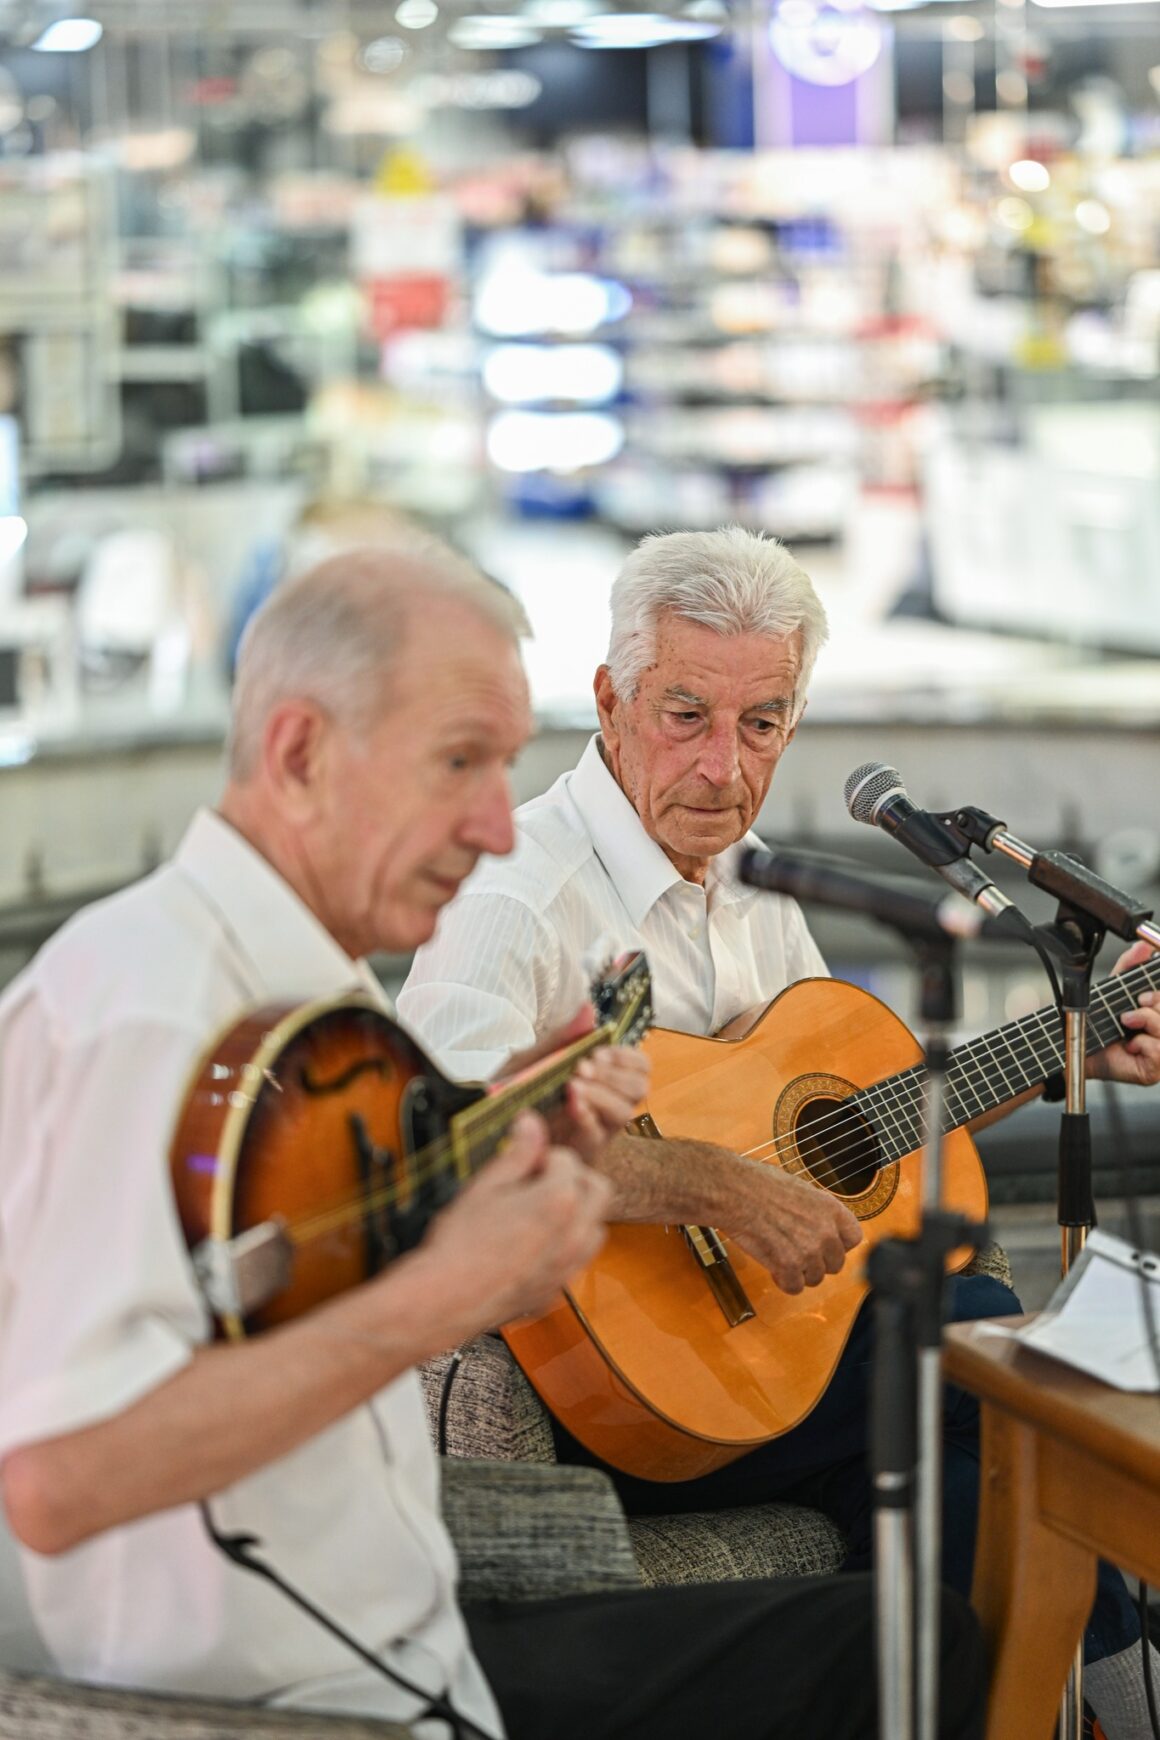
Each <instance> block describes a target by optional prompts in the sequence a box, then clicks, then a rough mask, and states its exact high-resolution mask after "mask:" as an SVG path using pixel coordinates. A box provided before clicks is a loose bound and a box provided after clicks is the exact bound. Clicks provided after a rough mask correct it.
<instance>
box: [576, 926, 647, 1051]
mask: <svg viewBox="0 0 1160 1740" xmlns="http://www.w3.org/2000/svg"><path fill="white" fill-rule="evenodd" d="M589 994H590V996H591V998H592V1006H593V1008H594V1009H595V1011H596V1025H597V1028H598V1029H599V1030H600V1031H601V1032H604V1033H606V1034H607V1036H608V1040H609V1043H610V1044H611V1045H636V1044H637V1043H638V1041H639V1040H641V1039H643V1037H644V1035H645V1034H646V1033H647V1032H648V1029H649V1028H650V1027H651V1026H652V1018H653V1009H652V978H651V977H650V974H649V970H648V961H647V960H646V959H645V956H644V954H643V953H642V952H641V950H640V949H633V950H632V951H631V952H630V953H629V954H624V955H620V956H618V957H617V959H616V960H614V961H610V962H609V963H608V965H607V966H606V967H605V968H604V970H603V971H602V972H601V973H600V975H599V977H598V978H595V979H593V981H592V985H591V989H590V993H589Z"/></svg>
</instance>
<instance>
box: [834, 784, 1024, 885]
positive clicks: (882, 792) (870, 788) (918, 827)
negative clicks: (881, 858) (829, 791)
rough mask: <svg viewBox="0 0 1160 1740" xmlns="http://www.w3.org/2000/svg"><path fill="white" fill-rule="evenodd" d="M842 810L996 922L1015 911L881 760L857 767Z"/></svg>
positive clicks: (965, 843)
mask: <svg viewBox="0 0 1160 1740" xmlns="http://www.w3.org/2000/svg"><path fill="white" fill-rule="evenodd" d="M845 796H846V808H847V809H848V810H849V812H850V814H851V815H852V816H853V818H854V820H855V821H856V822H866V823H867V824H868V825H869V826H870V827H872V828H882V829H883V830H884V831H885V832H886V833H888V834H890V835H892V836H893V837H894V839H896V840H897V841H898V842H899V843H900V844H901V845H903V846H905V847H906V849H907V851H908V852H913V853H914V856H915V857H916V858H919V859H921V861H922V862H923V863H924V864H926V865H927V866H928V868H930V869H931V870H937V871H938V874H939V875H940V876H941V877H942V879H943V881H944V882H949V883H950V885H951V887H952V888H956V889H957V890H958V892H959V893H960V894H965V895H966V897H967V899H968V900H973V901H974V902H975V903H976V905H978V906H981V907H982V908H983V911H984V912H988V913H990V914H991V916H992V917H993V918H997V917H998V916H999V914H1000V913H1003V912H1013V911H1015V910H1017V909H1016V907H1015V903H1014V901H1013V900H1008V898H1007V896H1006V895H1005V894H1004V893H1003V892H1002V890H1001V889H999V888H996V886H995V884H994V883H993V882H992V881H991V879H990V877H989V876H988V875H987V874H986V873H985V871H982V870H980V869H979V867H978V865H977V864H974V863H972V861H971V858H970V856H969V853H970V842H969V840H968V839H967V838H966V837H965V836H964V835H962V834H960V833H957V832H956V831H955V830H954V829H953V828H950V827H948V826H947V824H946V823H945V822H943V821H940V820H939V818H938V816H935V815H932V814H931V813H930V811H929V810H920V809H919V808H918V806H917V804H914V803H912V802H911V799H910V797H909V795H908V793H907V790H906V787H905V786H904V785H903V783H902V775H901V774H900V773H899V772H898V769H897V768H894V767H887V766H886V765H885V763H883V762H881V761H867V762H864V763H863V765H862V766H861V767H856V768H855V769H854V771H853V773H852V774H851V775H850V777H849V779H848V780H847V781H846V792H845Z"/></svg>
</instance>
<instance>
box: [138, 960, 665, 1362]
mask: <svg viewBox="0 0 1160 1740" xmlns="http://www.w3.org/2000/svg"><path fill="white" fill-rule="evenodd" d="M591 994H592V1002H593V1006H594V1009H595V1014H596V1024H595V1026H594V1028H593V1030H592V1031H591V1032H590V1033H586V1034H584V1035H583V1036H582V1037H581V1038H579V1039H577V1040H574V1041H573V1042H572V1043H571V1044H570V1045H568V1046H567V1047H565V1048H564V1049H563V1050H562V1051H559V1052H557V1053H556V1054H555V1055H554V1056H552V1057H551V1058H549V1059H548V1060H547V1061H546V1062H543V1063H540V1064H537V1065H536V1066H535V1067H534V1068H533V1069H532V1070H530V1071H528V1072H525V1073H524V1074H522V1075H520V1076H518V1077H516V1078H515V1079H514V1080H513V1081H511V1082H509V1083H507V1084H505V1085H504V1086H503V1087H501V1088H499V1089H497V1090H496V1091H494V1092H489V1091H488V1090H487V1089H486V1088H483V1087H479V1086H475V1085H464V1084H463V1083H458V1082H452V1081H449V1080H448V1079H447V1077H446V1076H444V1075H443V1074H442V1073H441V1072H440V1071H439V1070H438V1069H437V1068H436V1067H435V1065H434V1064H433V1063H432V1062H431V1060H430V1059H429V1058H428V1057H427V1056H426V1055H425V1054H424V1052H423V1051H422V1050H421V1049H420V1047H419V1046H418V1045H416V1044H415V1042H414V1040H413V1039H411V1038H410V1036H409V1035H408V1034H406V1033H404V1032H403V1030H402V1028H400V1027H399V1026H398V1025H397V1024H396V1023H395V1022H394V1021H392V1020H391V1018H390V1016H389V1015H388V1014H387V1012H386V1010H385V1009H384V1008H383V1007H382V1006H381V1005H380V1004H379V1003H377V1002H376V1001H375V1000H374V998H373V997H371V996H370V995H369V994H366V995H363V994H355V995H352V996H348V997H341V998H336V999H332V1000H329V1001H325V1002H317V1003H308V1004H304V1005H298V1006H295V1005H285V1004H284V1005H273V1006H269V1007H265V1008H261V1009H256V1010H254V1011H253V1012H252V1013H250V1014H248V1015H246V1016H245V1017H243V1019H242V1020H240V1021H238V1022H236V1023H235V1024H234V1025H233V1026H232V1027H230V1028H229V1029H228V1031H227V1032H226V1033H224V1034H223V1035H222V1036H221V1037H220V1039H219V1040H218V1041H217V1042H216V1044H215V1045H214V1046H213V1047H212V1048H211V1050H210V1052H209V1053H208V1055H207V1056H206V1057H205V1059H204V1060H203V1062H202V1063H201V1065H200V1066H199V1068H198V1069H197V1071H196V1073H195V1076H194V1079H193V1082H192V1084H191V1086H190V1088H189V1090H188V1092H187V1094H186V1097H185V1101H184V1104H183V1106H182V1109H181V1113H180V1116H179V1118H178V1123H177V1130H176V1133H175V1135H174V1138H173V1142H172V1145H171V1148H170V1171H171V1176H172V1182H173V1189H174V1194H175V1197H176V1200H177V1208H178V1213H179V1216H180V1219H181V1226H182V1231H183V1233H184V1235H185V1239H186V1242H187V1244H188V1246H189V1248H190V1251H191V1253H192V1256H193V1263H194V1268H195V1270H196V1272H197V1276H198V1280H199V1283H200V1285H201V1288H202V1291H203V1294H204V1295H205V1298H206V1302H207V1304H208V1305H209V1308H210V1310H211V1312H212V1314H213V1317H214V1320H215V1327H216V1330H217V1333H218V1334H219V1335H222V1336H226V1337H229V1338H233V1339H237V1338H241V1337H243V1336H246V1335H252V1334H255V1333H257V1332H258V1331H260V1330H263V1329H268V1328H271V1327H272V1326H273V1325H274V1324H277V1323H283V1322H286V1321H287V1320H289V1319H290V1318H293V1317H297V1316H299V1315H301V1313H302V1312H304V1311H309V1310H311V1309H312V1308H313V1307H314V1306H316V1305H319V1304H321V1303H322V1302H323V1301H324V1300H326V1299H330V1298H333V1297H334V1296H335V1295H336V1294H338V1293H341V1292H344V1291H345V1290H346V1289H347V1288H348V1287H354V1286H357V1285H358V1283H359V1282H360V1281H364V1280H366V1279H368V1278H369V1277H370V1276H371V1275H374V1274H377V1273H378V1271H379V1270H380V1269H382V1268H384V1267H385V1266H386V1264H387V1263H389V1262H390V1261H391V1260H392V1258H394V1257H396V1256H398V1255H399V1254H400V1253H401V1252H403V1251H406V1250H409V1249H411V1248H412V1246H414V1245H416V1244H418V1242H419V1240H420V1239H421V1238H422V1236H423V1233H424V1232H425V1230H426V1228H427V1226H428V1224H429V1222H430V1221H431V1219H432V1218H433V1216H434V1215H436V1214H437V1213H438V1212H439V1210H440V1209H441V1208H442V1207H443V1206H444V1205H445V1204H446V1203H447V1202H449V1201H450V1200H451V1198H452V1196H454V1194H455V1192H456V1191H457V1190H458V1189H459V1187H460V1185H462V1184H463V1183H464V1182H465V1181H466V1180H467V1179H468V1178H470V1177H471V1176H472V1175H473V1174H474V1173H475V1172H476V1171H478V1169H479V1167H480V1166H482V1165H483V1164H484V1163H485V1162H486V1161H487V1160H489V1159H490V1158H491V1156H492V1155H493V1154H494V1153H495V1152H496V1150H497V1149H498V1148H499V1147H500V1145H501V1144H502V1143H503V1141H504V1138H505V1137H506V1135H507V1133H508V1131H509V1129H510V1127H511V1124H512V1121H513V1119H514V1118H515V1117H516V1116H517V1114H518V1113H519V1112H521V1111H524V1110H526V1109H530V1110H532V1111H539V1112H551V1111H552V1110H554V1109H555V1108H556V1107H557V1106H558V1105H559V1104H560V1102H561V1101H562V1099H563V1097H564V1092H565V1089H566V1087H567V1084H568V1081H569V1079H570V1078H571V1076H572V1073H573V1071H574V1070H575V1068H576V1065H577V1064H578V1063H579V1062H580V1060H581V1059H582V1058H584V1057H587V1056H588V1055H589V1053H590V1052H592V1051H594V1050H596V1048H597V1047H598V1046H601V1045H610V1044H611V1045H625V1044H634V1043H635V1042H636V1041H637V1040H638V1039H639V1038H640V1037H641V1036H642V1035H643V1033H644V1032H645V1030H646V1029H647V1027H648V1024H649V1021H650V1020H651V1014H652V1005H651V989H650V984H649V976H648V966H647V963H646V961H645V958H644V956H643V955H641V954H639V953H635V954H631V955H626V956H624V957H623V958H622V959H621V960H619V961H617V962H615V963H614V964H613V966H612V967H611V968H610V969H609V970H608V971H607V972H606V974H605V975H604V976H603V977H602V978H601V979H599V980H598V981H597V982H596V983H595V984H594V985H593V986H592V993H591Z"/></svg>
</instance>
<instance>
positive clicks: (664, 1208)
mask: <svg viewBox="0 0 1160 1740" xmlns="http://www.w3.org/2000/svg"><path fill="white" fill-rule="evenodd" d="M596 1164H597V1169H598V1170H599V1171H601V1172H603V1174H604V1176H605V1177H606V1178H607V1179H608V1180H609V1182H610V1183H611V1185H612V1190H613V1197H612V1207H611V1209H610V1210H609V1219H610V1220H614V1221H647V1222H651V1223H653V1224H660V1225H681V1224H688V1225H696V1224H706V1225H710V1226H730V1225H733V1226H736V1225H744V1224H745V1222H746V1218H747V1207H748V1205H749V1203H750V1201H751V1194H750V1193H751V1189H752V1188H753V1187H755V1186H756V1187H760V1185H761V1179H760V1176H759V1174H760V1172H761V1170H762V1169H761V1168H760V1167H758V1166H757V1164H756V1163H755V1162H751V1161H746V1160H742V1159H740V1158H739V1157H738V1156H737V1155H736V1154H733V1153H731V1152H730V1150H729V1149H727V1148H720V1147H718V1146H717V1145H716V1143H713V1142H695V1141H683V1140H677V1139H673V1140H670V1139H669V1138H668V1137H662V1138H660V1139H659V1140H658V1139H657V1138H655V1137H648V1136H633V1135H628V1134H624V1135H621V1136H617V1137H616V1138H615V1139H614V1140H613V1141H611V1142H610V1143H609V1144H608V1146H607V1147H606V1148H605V1150H604V1153H603V1155H602V1156H601V1157H600V1159H599V1160H598V1161H597V1163H596ZM751 1172H753V1173H754V1174H755V1175H758V1176H755V1178H753V1179H751V1178H750V1177H749V1174H750V1173H751Z"/></svg>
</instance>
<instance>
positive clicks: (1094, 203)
mask: <svg viewBox="0 0 1160 1740" xmlns="http://www.w3.org/2000/svg"><path fill="white" fill-rule="evenodd" d="M1075 221H1076V223H1077V224H1078V225H1079V227H1080V229H1081V230H1086V231H1087V233H1088V235H1089V236H1106V235H1107V233H1108V231H1109V230H1110V229H1111V227H1112V214H1111V212H1110V211H1109V210H1108V208H1107V206H1106V205H1104V204H1103V202H1102V200H1098V199H1081V200H1080V202H1079V204H1078V205H1077V206H1076V208H1075Z"/></svg>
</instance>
